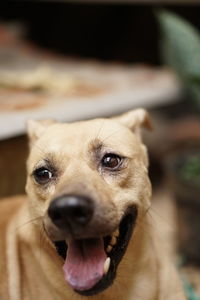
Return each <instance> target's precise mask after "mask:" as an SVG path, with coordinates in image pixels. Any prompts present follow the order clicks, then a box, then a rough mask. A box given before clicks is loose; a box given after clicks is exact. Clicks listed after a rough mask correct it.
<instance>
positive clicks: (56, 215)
mask: <svg viewBox="0 0 200 300" xmlns="http://www.w3.org/2000/svg"><path fill="white" fill-rule="evenodd" d="M49 215H50V217H51V219H53V220H55V221H58V220H60V219H61V217H62V216H61V213H60V212H59V211H50V213H49Z"/></svg>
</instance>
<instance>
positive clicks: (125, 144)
mask: <svg viewBox="0 0 200 300" xmlns="http://www.w3.org/2000/svg"><path fill="white" fill-rule="evenodd" d="M98 143H102V145H104V146H105V147H108V148H111V150H113V151H115V150H116V151H119V152H121V153H122V154H124V155H131V153H132V151H137V148H138V147H139V140H138V138H137V137H136V136H135V135H134V134H133V133H132V132H131V131H130V130H129V129H128V128H126V127H125V126H123V125H121V124H119V123H118V122H115V121H113V120H112V119H95V120H89V121H81V122H75V123H63V124H61V123H57V124H55V125H53V126H51V127H50V128H48V129H47V130H46V132H45V134H44V135H43V136H42V137H41V138H40V139H39V140H38V142H37V145H36V146H37V147H35V148H36V149H35V150H36V151H37V149H41V148H42V149H44V150H43V151H47V152H54V153H55V152H58V153H59V152H60V151H62V153H63V152H66V153H70V152H71V153H73V154H75V153H80V152H82V151H84V150H85V149H88V148H89V150H90V149H91V150H92V146H93V145H94V146H95V145H96V146H97V144H98ZM38 151H39V150H38Z"/></svg>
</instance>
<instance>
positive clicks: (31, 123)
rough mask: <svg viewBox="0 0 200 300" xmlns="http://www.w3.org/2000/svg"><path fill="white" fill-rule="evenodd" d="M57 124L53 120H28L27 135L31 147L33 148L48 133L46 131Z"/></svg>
mask: <svg viewBox="0 0 200 300" xmlns="http://www.w3.org/2000/svg"><path fill="white" fill-rule="evenodd" d="M54 123H56V121H54V120H52V119H48V120H41V121H39V120H28V121H27V133H28V137H29V143H30V146H32V145H33V144H34V143H35V142H36V141H37V140H38V139H39V137H40V136H41V135H42V134H43V133H44V132H45V131H46V129H47V128H48V127H49V126H51V125H53V124H54Z"/></svg>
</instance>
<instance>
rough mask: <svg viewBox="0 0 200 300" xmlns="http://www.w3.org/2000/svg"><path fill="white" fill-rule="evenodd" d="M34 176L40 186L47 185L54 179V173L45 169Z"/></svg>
mask: <svg viewBox="0 0 200 300" xmlns="http://www.w3.org/2000/svg"><path fill="white" fill-rule="evenodd" d="M33 175H34V178H35V180H36V181H37V183H40V184H42V183H47V182H48V181H49V180H50V179H51V178H52V177H53V173H52V172H51V171H49V170H48V169H46V168H44V167H42V168H39V169H37V170H35V171H34V172H33Z"/></svg>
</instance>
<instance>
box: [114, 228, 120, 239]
mask: <svg viewBox="0 0 200 300" xmlns="http://www.w3.org/2000/svg"><path fill="white" fill-rule="evenodd" d="M113 235H114V236H116V237H118V236H119V229H117V230H115V232H114V233H113Z"/></svg>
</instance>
